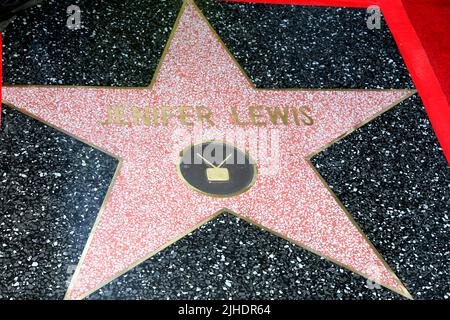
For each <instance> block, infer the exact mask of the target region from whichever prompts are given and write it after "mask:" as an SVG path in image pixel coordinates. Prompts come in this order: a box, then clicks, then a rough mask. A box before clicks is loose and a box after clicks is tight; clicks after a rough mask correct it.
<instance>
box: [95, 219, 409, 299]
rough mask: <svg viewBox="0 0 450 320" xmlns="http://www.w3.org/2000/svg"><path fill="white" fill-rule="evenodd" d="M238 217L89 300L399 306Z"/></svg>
mask: <svg viewBox="0 0 450 320" xmlns="http://www.w3.org/2000/svg"><path fill="white" fill-rule="evenodd" d="M401 298H402V297H401V296H399V295H397V294H395V293H392V292H391V291H389V290H388V289H385V288H382V287H379V286H374V284H373V283H370V281H367V280H366V279H365V278H363V277H360V276H358V275H356V274H354V273H352V272H350V271H348V270H346V269H343V268H340V267H339V266H337V265H334V264H332V263H331V262H328V261H327V260H325V259H323V258H321V257H319V256H317V255H315V254H313V253H311V252H309V251H306V250H304V249H302V248H301V247H298V246H296V245H294V244H292V243H290V242H288V241H286V240H284V239H282V238H279V237H277V236H275V235H273V234H271V233H269V232H267V231H264V230H262V229H260V228H259V227H257V226H255V225H253V224H250V223H248V222H246V221H244V220H242V219H240V218H238V217H236V216H234V215H231V214H227V213H224V214H221V215H219V216H218V217H217V218H215V219H213V220H211V221H209V222H207V223H206V224H204V225H203V226H201V227H200V228H199V229H197V230H195V231H194V232H193V233H191V234H189V235H187V236H186V237H184V238H182V239H181V240H179V241H177V242H175V243H174V244H172V245H171V246H169V247H168V248H166V249H164V250H163V251H161V252H160V253H158V254H156V255H155V256H153V257H151V258H149V259H148V260H146V261H144V262H143V263H141V264H140V265H138V266H137V267H135V268H134V269H131V270H130V271H128V272H127V273H126V274H124V275H122V276H120V277H119V278H117V279H115V280H113V281H112V282H111V283H109V284H108V285H106V286H105V287H103V288H101V289H100V290H98V291H97V292H95V293H93V294H92V295H90V296H89V299H93V300H94V299H124V300H126V299H401Z"/></svg>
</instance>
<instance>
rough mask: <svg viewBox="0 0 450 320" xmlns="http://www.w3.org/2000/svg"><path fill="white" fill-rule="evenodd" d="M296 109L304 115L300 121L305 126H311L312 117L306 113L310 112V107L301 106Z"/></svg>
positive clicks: (312, 122)
mask: <svg viewBox="0 0 450 320" xmlns="http://www.w3.org/2000/svg"><path fill="white" fill-rule="evenodd" d="M298 109H299V111H300V113H301V114H302V115H303V116H304V118H302V122H303V123H304V124H305V125H307V126H312V125H313V124H314V119H313V118H312V117H311V116H310V115H309V114H308V113H306V111H308V112H311V108H310V107H307V106H303V107H300V108H298ZM305 110H306V111H305Z"/></svg>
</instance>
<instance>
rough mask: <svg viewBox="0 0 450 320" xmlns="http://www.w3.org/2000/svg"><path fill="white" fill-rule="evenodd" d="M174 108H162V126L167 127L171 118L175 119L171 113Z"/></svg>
mask: <svg viewBox="0 0 450 320" xmlns="http://www.w3.org/2000/svg"><path fill="white" fill-rule="evenodd" d="M173 109H174V107H161V119H162V125H163V126H167V123H168V119H169V118H170V117H173V114H172V113H170V111H172V110H173Z"/></svg>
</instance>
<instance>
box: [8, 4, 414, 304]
mask: <svg viewBox="0 0 450 320" xmlns="http://www.w3.org/2000/svg"><path fill="white" fill-rule="evenodd" d="M409 94H410V92H409V91H406V90H385V91H383V90H379V91H369V90H367V91H362V90H349V91H344V90H342V91H341V90H339V91H331V90H330V91H302V90H256V89H254V87H253V86H252V85H251V84H250V83H249V82H248V81H247V79H246V78H245V77H244V75H243V74H242V72H241V70H240V69H239V67H238V66H237V65H236V64H235V63H234V62H233V60H232V58H231V57H230V56H229V54H228V53H227V51H226V50H225V49H224V48H223V47H222V45H221V44H220V42H219V41H218V39H217V38H216V36H215V34H214V33H213V32H212V31H211V30H210V29H209V27H208V25H207V24H206V22H205V21H204V20H203V18H202V17H201V16H200V15H199V13H198V12H197V11H196V9H195V8H194V7H193V6H192V5H191V4H190V3H188V4H187V6H186V8H185V10H184V13H183V15H182V16H181V19H180V21H179V25H178V27H177V29H176V31H175V33H174V36H173V39H172V41H171V43H170V47H169V50H168V51H167V54H166V55H165V57H164V60H163V62H162V65H161V68H160V70H159V74H158V75H157V78H156V81H155V82H154V84H153V86H152V88H149V89H113V88H111V89H108V88H106V89H100V88H76V87H74V88H62V87H59V88H58V87H8V88H4V89H3V98H4V100H5V101H7V102H9V103H11V104H12V105H14V106H16V107H17V108H20V109H24V110H26V111H28V112H29V113H31V114H33V115H35V116H38V117H40V118H42V119H43V120H45V121H47V122H49V123H50V124H52V125H54V126H56V127H58V128H61V129H64V130H65V131H67V132H69V133H70V134H72V135H74V136H76V137H78V138H80V139H83V140H85V141H87V142H89V143H91V144H93V145H95V146H97V147H100V148H102V149H104V150H107V151H108V152H110V153H111V154H114V155H116V156H117V157H118V158H120V159H121V160H122V162H121V166H120V167H119V169H118V172H117V174H116V179H115V183H114V184H113V185H112V186H111V190H110V193H109V196H108V198H107V199H106V201H105V205H104V208H103V212H102V214H101V217H100V218H99V220H98V224H97V226H96V228H95V229H94V230H93V233H92V235H91V239H90V243H89V245H88V247H87V249H86V250H85V255H84V257H83V259H82V260H81V261H80V265H79V270H78V271H77V273H76V274H75V276H74V278H73V279H72V284H71V287H70V289H69V292H68V296H67V297H68V298H71V299H77V298H81V297H83V296H85V295H86V294H87V293H89V292H91V291H92V290H93V289H95V288H96V287H98V286H99V285H101V284H102V283H104V282H105V281H108V280H111V279H112V278H113V277H115V276H116V275H117V274H118V273H120V272H122V271H124V270H126V269H128V268H129V267H130V266H132V265H133V264H135V263H136V262H138V261H139V260H142V259H144V258H145V257H147V256H149V255H150V254H152V253H154V252H155V251H156V250H158V248H160V247H161V246H164V245H165V244H168V243H170V242H172V241H174V240H175V239H177V238H179V237H180V236H182V235H183V234H185V233H186V232H187V231H188V230H191V229H192V228H194V227H195V226H197V225H198V224H200V223H202V222H203V221H205V220H206V219H208V218H209V217H210V216H211V215H213V214H214V213H216V212H217V211H219V210H221V209H222V208H227V209H229V210H232V211H234V212H237V213H239V214H241V215H242V216H244V217H246V218H248V219H251V220H252V221H253V222H255V223H257V224H260V225H262V226H264V227H266V228H268V229H270V230H272V231H274V232H276V233H278V234H280V235H282V236H284V237H286V238H289V239H290V240H292V241H295V242H296V243H298V244H300V245H302V246H304V247H306V248H309V249H311V250H313V251H314V252H316V253H318V254H320V255H322V256H325V257H327V258H328V259H331V260H333V261H335V262H337V263H339V264H341V265H343V266H345V267H347V268H350V269H352V270H354V271H355V272H358V273H360V274H362V275H365V276H366V277H368V278H371V279H373V280H375V281H377V282H379V283H381V284H383V285H385V286H387V287H389V288H391V289H394V290H396V291H398V292H402V293H403V294H406V292H405V291H403V290H404V289H403V288H402V286H401V284H400V283H399V281H398V280H397V279H396V277H395V276H394V275H393V274H392V273H391V271H390V270H389V269H388V268H387V267H386V266H385V265H384V264H383V262H382V260H381V259H380V258H379V257H378V255H377V254H376V252H375V251H374V250H373V249H372V247H371V245H370V244H369V243H368V242H367V241H366V240H365V238H364V236H363V235H362V234H361V233H360V232H359V230H358V229H357V227H356V226H355V225H354V224H353V223H352V221H351V220H350V219H349V217H348V216H347V214H346V212H345V211H344V210H343V209H342V208H341V207H340V205H339V203H338V202H337V201H336V200H335V198H334V197H333V195H332V194H331V193H330V192H329V191H328V189H327V188H326V187H325V186H324V184H323V183H322V182H321V180H320V177H319V176H318V175H317V174H316V173H315V171H314V170H313V169H312V168H311V167H310V165H309V163H308V161H307V160H306V158H307V157H308V155H310V154H311V153H313V152H315V151H316V150H319V149H320V148H322V147H324V146H326V145H327V144H328V143H330V142H332V141H334V140H335V139H337V138H338V137H339V136H340V135H342V134H344V133H346V132H347V131H349V130H351V129H352V128H354V127H355V126H357V125H358V124H360V123H361V122H363V121H364V120H366V119H368V118H370V117H372V116H374V115H376V114H377V113H379V112H381V111H383V110H385V109H387V108H389V107H390V106H392V105H394V104H396V103H397V102H398V101H400V100H401V99H402V98H405V97H406V96H408V95H409ZM116 105H124V106H130V107H131V106H135V107H139V108H141V109H143V108H145V107H148V106H152V107H153V106H155V107H158V108H160V107H161V106H194V107H195V106H207V107H209V108H210V109H211V110H212V111H213V115H212V119H213V121H214V125H213V126H209V127H206V128H205V127H203V128H202V129H199V128H198V127H197V126H193V127H190V126H182V125H181V124H180V122H179V121H177V119H176V118H169V119H168V125H167V126H162V125H158V126H145V125H123V126H119V125H115V124H111V125H101V124H100V123H99V122H100V121H101V120H104V119H106V115H107V110H108V108H109V107H111V106H116ZM254 105H259V106H263V107H269V108H273V107H277V106H286V105H288V106H308V107H309V108H310V110H311V111H310V112H309V114H310V115H311V116H312V118H313V119H314V124H313V125H302V124H300V125H294V124H290V125H287V126H285V125H273V124H270V125H267V126H258V127H256V126H252V125H249V126H245V127H238V126H236V124H235V123H234V122H233V120H232V118H231V116H230V114H231V113H230V108H231V106H236V107H237V109H238V110H239V112H238V113H239V116H240V117H242V119H247V120H248V113H247V112H248V106H254ZM199 131H201V132H203V135H202V139H204V140H211V139H223V138H224V137H225V136H230V135H234V138H235V141H234V143H235V144H237V145H238V146H241V147H242V148H246V149H250V150H249V152H250V154H252V150H251V148H252V147H251V146H250V147H248V146H247V143H244V141H246V140H247V139H248V135H249V134H250V135H252V136H254V135H255V134H257V136H258V137H265V135H266V134H269V135H271V134H272V135H273V137H275V138H276V139H274V141H277V143H275V142H273V143H272V146H273V147H274V148H277V150H276V152H277V154H278V157H277V158H276V165H274V167H270V165H271V164H272V165H273V163H272V162H273V161H275V160H273V158H270V157H269V158H265V157H260V156H256V155H254V154H252V156H253V158H255V159H256V160H257V163H258V166H259V167H260V168H259V169H260V174H259V175H258V178H257V181H256V184H255V185H254V186H253V187H252V188H251V189H250V190H248V191H247V192H246V193H244V194H242V195H239V196H236V197H231V198H213V197H209V196H207V195H203V194H200V193H198V192H195V191H193V190H192V189H190V188H188V187H187V186H186V185H185V184H184V183H183V181H182V180H181V179H180V177H179V176H178V175H177V170H176V161H177V154H178V152H179V151H181V150H182V149H183V148H185V147H186V146H187V145H189V144H190V143H191V140H193V142H195V141H197V140H198V139H197V138H198V132H199ZM270 159H272V160H273V161H272V162H271V160H270Z"/></svg>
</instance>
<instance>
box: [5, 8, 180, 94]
mask: <svg viewBox="0 0 450 320" xmlns="http://www.w3.org/2000/svg"><path fill="white" fill-rule="evenodd" d="M181 3H182V1H181V0H146V1H142V0H127V1H121V0H112V1H91V0H82V1H76V2H74V1H72V0H48V1H44V2H43V3H42V4H41V5H37V6H35V7H32V8H30V9H27V10H25V11H23V12H21V13H20V14H18V15H17V17H16V18H15V19H14V20H13V21H12V22H11V23H10V24H9V25H8V27H7V28H6V30H5V32H4V33H3V82H4V83H5V84H52V85H62V84H64V85H92V86H147V85H149V84H150V82H151V79H152V77H153V74H154V72H155V70H156V67H157V65H158V62H159V60H160V58H161V55H162V52H163V50H164V47H165V44H166V42H167V39H168V38H169V35H170V32H171V31H172V27H173V25H174V22H175V20H176V17H177V15H178V12H179V9H180V7H181ZM74 4H76V5H78V6H79V7H80V9H81V19H80V22H81V24H80V26H81V28H80V29H78V30H71V29H69V28H68V27H67V26H66V23H67V19H68V17H69V14H68V13H67V8H68V7H69V6H70V5H74Z"/></svg>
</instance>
